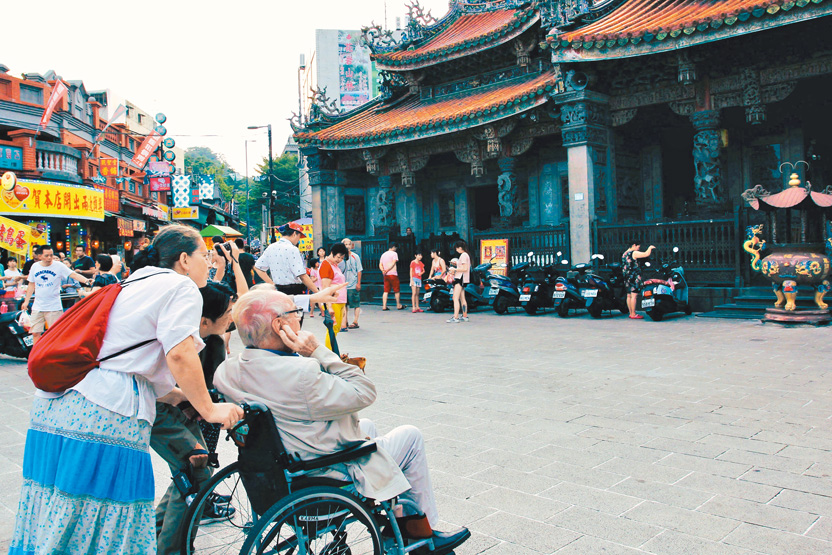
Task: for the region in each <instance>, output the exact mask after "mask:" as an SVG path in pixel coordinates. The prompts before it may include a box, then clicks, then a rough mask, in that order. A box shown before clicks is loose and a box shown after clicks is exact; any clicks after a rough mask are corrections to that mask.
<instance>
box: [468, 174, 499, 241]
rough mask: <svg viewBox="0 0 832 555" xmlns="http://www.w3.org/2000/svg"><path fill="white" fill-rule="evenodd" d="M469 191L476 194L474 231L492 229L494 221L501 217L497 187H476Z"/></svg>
mask: <svg viewBox="0 0 832 555" xmlns="http://www.w3.org/2000/svg"><path fill="white" fill-rule="evenodd" d="M469 191H473V192H474V229H479V230H485V229H491V226H492V221H493V220H494V219H495V218H496V217H498V216H499V215H500V206H499V205H498V204H497V186H496V185H486V186H484V187H474V188H473V189H469Z"/></svg>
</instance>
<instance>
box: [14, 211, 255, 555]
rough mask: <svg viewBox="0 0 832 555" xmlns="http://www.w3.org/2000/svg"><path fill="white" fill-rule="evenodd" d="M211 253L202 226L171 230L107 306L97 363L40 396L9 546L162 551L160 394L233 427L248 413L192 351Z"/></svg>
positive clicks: (156, 242) (146, 253)
mask: <svg viewBox="0 0 832 555" xmlns="http://www.w3.org/2000/svg"><path fill="white" fill-rule="evenodd" d="M47 255H48V257H49V259H50V260H51V258H52V252H51V249H48V250H44V258H46V256H47ZM207 256H208V251H207V249H206V248H205V243H203V241H202V238H201V237H200V236H199V233H197V231H196V230H194V229H192V228H187V227H184V226H178V225H171V226H168V227H166V228H164V229H163V230H162V231H161V232H159V234H158V235H157V236H156V239H155V240H154V242H153V244H152V245H151V246H150V247H148V248H147V249H146V250H145V251H143V252H142V253H139V255H138V256H137V258H138V260H137V261H136V263H137V268H138V270H137V271H136V272H135V273H134V274H133V275H131V276H130V278H129V279H128V280H127V281H126V282H125V283H126V284H127V286H125V288H124V290H123V291H121V292H120V293H119V295H118V298H117V299H116V301H115V303H114V304H113V306H112V310H111V311H110V313H109V316H108V323H107V331H106V333H105V335H104V338H103V343H102V345H101V349H100V351H99V357H100V360H102V362H101V363H100V366H99V367H98V368H94V369H92V370H91V371H90V372H89V373H88V374H86V376H85V377H84V378H83V379H82V380H81V381H80V382H79V383H78V384H76V385H74V386H72V387H71V388H70V389H68V390H66V391H63V392H59V393H47V392H44V391H36V392H35V398H34V402H33V406H32V412H31V415H32V420H31V425H30V428H29V431H28V434H27V435H26V448H25V452H24V455H23V486H22V491H21V494H20V503H19V505H18V512H17V517H16V521H15V529H14V534H13V536H12V539H11V550H10V552H11V553H107V554H111V555H113V554H116V555H117V554H125V555H126V554H133V553H154V552H155V550H156V534H155V532H154V526H153V499H154V493H155V488H154V484H153V469H152V465H151V461H150V453H149V451H148V446H149V442H150V428H151V423H152V422H153V420H154V418H155V412H156V401H157V400H159V401H162V402H167V403H170V404H172V405H177V404H179V403H182V402H183V401H186V400H187V401H188V402H190V403H191V405H193V407H194V408H195V409H196V411H197V412H198V413H199V415H200V416H201V417H202V418H204V419H205V420H207V421H209V422H216V423H221V424H223V426H224V427H226V428H230V427H231V426H233V425H234V424H235V423H236V422H238V421H239V420H240V419H242V417H243V411H242V409H241V408H240V407H239V406H237V405H234V404H229V403H217V404H215V403H212V402H211V397H210V396H209V394H208V390H207V388H206V387H205V380H204V378H203V375H202V370H201V367H200V363H199V357H198V355H197V351H198V350H199V348H200V347H201V346H202V340H201V339H200V338H199V322H200V315H201V313H202V297H201V296H200V293H199V287H200V286H204V285H205V283H206V278H207V274H208V262H207ZM34 268H37V267H36V266H35V267H33V270H32V275H33V278H34V279H35V281H38V280H39V279H40V278H39V273H38V272H39V270H37V269H34ZM53 271H54V270H53ZM81 277H82V278H83V276H81ZM83 279H84V280H86V278H83ZM134 281H135V283H131V282H134ZM148 339H155V340H154V341H151V342H150V343H146V344H143V345H141V346H140V347H139V346H137V342H140V341H142V340H148ZM112 355H118V356H112ZM104 359H107V360H106V361H105V360H104ZM177 384H178V386H179V387H176V386H177ZM180 388H181V389H180Z"/></svg>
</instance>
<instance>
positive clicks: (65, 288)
mask: <svg viewBox="0 0 832 555" xmlns="http://www.w3.org/2000/svg"><path fill="white" fill-rule="evenodd" d="M63 263H64V266H66V267H67V268H69V269H70V271H71V270H72V261H71V260H69V259H68V258H65V259H64V262H63ZM80 293H81V284H80V283H78V280H77V279H74V278H71V277H69V276H67V277H65V278H64V279H62V280H61V304H62V305H66V306H67V307H70V306H72V305H74V304H75V303H76V302H78V299H80V298H81V295H80Z"/></svg>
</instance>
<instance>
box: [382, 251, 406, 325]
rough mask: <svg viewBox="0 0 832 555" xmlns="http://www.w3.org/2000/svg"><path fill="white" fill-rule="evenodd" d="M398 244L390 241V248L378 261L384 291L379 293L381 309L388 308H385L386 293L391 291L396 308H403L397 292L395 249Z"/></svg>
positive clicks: (397, 258) (396, 258) (397, 279)
mask: <svg viewBox="0 0 832 555" xmlns="http://www.w3.org/2000/svg"><path fill="white" fill-rule="evenodd" d="M398 248H399V246H398V245H397V244H396V243H390V248H388V249H387V251H385V252H384V254H382V255H381V258H379V261H378V269H379V270H381V275H382V276H384V293H382V295H381V309H382V310H390V309H389V308H387V295H388V294H389V293H390V292H391V291H392V292H393V294H394V295H395V296H396V309H397V310H402V309H404V305H403V304H402V300H401V293H400V292H399V272H398V271H397V270H396V263H397V262H398V261H399V255H398V254H396V250H397V249H398Z"/></svg>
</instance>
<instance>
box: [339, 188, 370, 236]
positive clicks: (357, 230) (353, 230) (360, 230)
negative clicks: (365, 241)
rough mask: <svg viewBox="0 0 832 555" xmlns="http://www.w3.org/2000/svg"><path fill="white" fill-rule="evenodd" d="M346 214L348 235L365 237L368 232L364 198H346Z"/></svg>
mask: <svg viewBox="0 0 832 555" xmlns="http://www.w3.org/2000/svg"><path fill="white" fill-rule="evenodd" d="M344 212H345V216H346V232H347V234H348V235H364V233H365V232H366V221H367V220H366V215H365V213H366V209H365V205H364V197H361V196H345V197H344Z"/></svg>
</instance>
